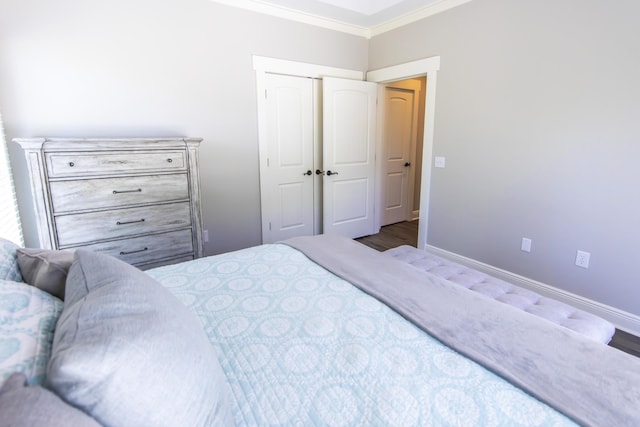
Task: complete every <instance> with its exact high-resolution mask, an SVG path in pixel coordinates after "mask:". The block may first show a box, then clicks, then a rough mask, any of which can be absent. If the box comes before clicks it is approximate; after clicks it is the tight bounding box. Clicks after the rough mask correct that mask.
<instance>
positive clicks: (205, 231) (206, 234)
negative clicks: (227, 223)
mask: <svg viewBox="0 0 640 427" xmlns="http://www.w3.org/2000/svg"><path fill="white" fill-rule="evenodd" d="M202 237H203V239H204V241H205V242H208V241H209V230H204V231H203V232H202Z"/></svg>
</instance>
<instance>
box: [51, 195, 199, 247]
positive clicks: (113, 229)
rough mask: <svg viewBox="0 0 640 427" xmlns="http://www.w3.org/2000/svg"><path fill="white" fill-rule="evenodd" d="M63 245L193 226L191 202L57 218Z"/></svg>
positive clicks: (57, 226)
mask: <svg viewBox="0 0 640 427" xmlns="http://www.w3.org/2000/svg"><path fill="white" fill-rule="evenodd" d="M55 223H56V229H57V231H58V245H59V246H60V247H64V246H70V245H78V244H83V243H87V242H93V241H96V240H108V239H117V238H122V237H127V236H132V235H138V234H145V233H155V232H160V231H168V230H171V229H175V228H180V227H188V226H190V225H191V212H190V208H189V203H188V202H184V203H169V204H162V205H154V206H144V207H138V208H125V209H113V210H108V211H101V212H89V213H82V214H73V215H60V216H58V217H56V218H55Z"/></svg>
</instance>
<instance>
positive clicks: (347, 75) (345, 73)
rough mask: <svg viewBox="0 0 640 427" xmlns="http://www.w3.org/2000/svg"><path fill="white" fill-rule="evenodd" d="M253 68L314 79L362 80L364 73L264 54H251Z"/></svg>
mask: <svg viewBox="0 0 640 427" xmlns="http://www.w3.org/2000/svg"><path fill="white" fill-rule="evenodd" d="M253 69H254V70H255V71H256V73H257V74H260V73H274V74H287V75H289V76H298V77H309V78H314V79H321V78H322V77H339V78H343V79H352V80H364V73H363V72H362V71H356V70H348V69H346V68H335V67H327V66H324V65H317V64H307V63H304V62H296V61H287V60H286V59H276V58H268V57H266V56H257V55H254V56H253Z"/></svg>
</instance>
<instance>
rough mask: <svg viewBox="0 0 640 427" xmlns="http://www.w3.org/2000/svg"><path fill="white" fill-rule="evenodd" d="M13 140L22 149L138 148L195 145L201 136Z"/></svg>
mask: <svg viewBox="0 0 640 427" xmlns="http://www.w3.org/2000/svg"><path fill="white" fill-rule="evenodd" d="M13 142H15V143H16V144H19V145H20V146H21V147H22V149H24V150H42V151H84V150H140V149H150V148H153V149H171V148H174V149H175V148H181V149H183V148H185V147H186V146H196V147H197V146H199V144H200V142H202V138H14V139H13Z"/></svg>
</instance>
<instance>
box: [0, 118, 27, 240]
mask: <svg viewBox="0 0 640 427" xmlns="http://www.w3.org/2000/svg"><path fill="white" fill-rule="evenodd" d="M0 199H1V200H2V203H1V204H0V237H3V238H5V239H7V240H11V241H12V242H14V243H16V244H17V245H20V246H24V240H23V237H22V227H21V225H20V214H19V212H18V201H17V200H16V190H15V187H14V185H13V176H12V175H11V163H10V162H9V150H8V149H7V142H6V141H5V137H4V127H3V125H2V115H0Z"/></svg>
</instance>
